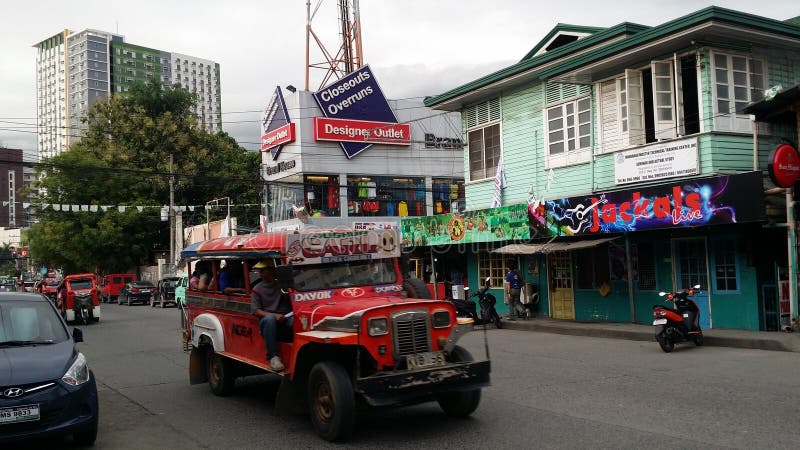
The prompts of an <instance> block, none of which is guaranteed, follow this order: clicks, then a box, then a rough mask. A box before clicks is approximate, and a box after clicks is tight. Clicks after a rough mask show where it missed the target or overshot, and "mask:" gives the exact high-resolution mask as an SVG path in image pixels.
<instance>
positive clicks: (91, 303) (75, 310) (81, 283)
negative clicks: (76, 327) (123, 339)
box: [56, 273, 100, 325]
mask: <svg viewBox="0 0 800 450" xmlns="http://www.w3.org/2000/svg"><path fill="white" fill-rule="evenodd" d="M96 281H97V277H95V275H94V274H92V273H79V274H72V275H67V276H66V277H64V279H63V280H61V282H60V283H59V284H58V286H57V287H56V291H57V292H56V304H57V305H58V307H59V308H60V309H61V314H62V315H63V316H64V319H65V320H66V321H67V322H73V321H76V320H77V321H80V322H81V323H83V324H85V325H88V324H89V322H91V321H94V322H98V321H99V320H100V294H99V292H100V289H99V288H98V286H97V282H96Z"/></svg>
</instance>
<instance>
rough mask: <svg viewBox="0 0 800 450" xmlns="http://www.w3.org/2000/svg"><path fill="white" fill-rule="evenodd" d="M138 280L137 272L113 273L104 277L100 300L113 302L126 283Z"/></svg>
mask: <svg viewBox="0 0 800 450" xmlns="http://www.w3.org/2000/svg"><path fill="white" fill-rule="evenodd" d="M133 281H136V274H135V273H112V274H109V275H106V276H104V277H103V281H102V283H101V286H100V300H102V301H103V302H104V303H111V302H113V301H114V300H116V299H117V296H118V295H119V290H120V289H122V288H123V287H124V286H125V285H126V284H128V283H131V282H133Z"/></svg>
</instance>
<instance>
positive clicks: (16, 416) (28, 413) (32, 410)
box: [0, 405, 39, 424]
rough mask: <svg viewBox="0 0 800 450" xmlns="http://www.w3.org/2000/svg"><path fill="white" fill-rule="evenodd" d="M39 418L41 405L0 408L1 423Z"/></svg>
mask: <svg viewBox="0 0 800 450" xmlns="http://www.w3.org/2000/svg"><path fill="white" fill-rule="evenodd" d="M29 420H39V405H25V406H15V407H13V408H3V409H0V424H3V423H14V422H27V421H29Z"/></svg>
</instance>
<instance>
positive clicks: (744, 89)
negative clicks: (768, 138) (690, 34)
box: [710, 51, 767, 134]
mask: <svg viewBox="0 0 800 450" xmlns="http://www.w3.org/2000/svg"><path fill="white" fill-rule="evenodd" d="M718 58H725V64H726V65H725V67H720V66H718V65H717V64H718ZM737 59H738V60H740V61H741V60H744V63H745V70H744V74H745V76H744V80H741V79H739V80H737V79H736V76H735V74H736V73H737V72H738V73H742V71H741V70H735V69H734V68H733V63H734V60H737ZM710 62H711V64H710V66H711V86H712V89H711V95H712V108H713V109H712V111H713V114H714V130H715V131H730V132H736V133H747V134H750V133H752V132H753V124H752V121H751V120H750V116H749V115H747V114H737V113H736V110H737V104H738V105H739V107H743V105H747V104H749V103H752V102H753V101H758V100H760V99H761V98H762V96H763V93H764V89H766V80H767V62H766V60H765V59H764V58H757V57H752V56H748V55H744V54H739V53H727V52H719V51H711V54H710ZM756 62H758V65H760V66H761V73H754V72H753V66H755V65H756V64H755V63H756ZM720 70H722V71H723V72H724V76H725V78H724V79H722V77H721V76H720V75H721V74H720V73H718V71H720ZM756 77H760V81H761V86H756V83H757V81H756V80H757V78H756ZM721 86H725V87H726V88H727V91H728V93H727V96H726V97H721V96H720V95H719V93H720V89H721ZM737 89H738V92H739V93H740V94H746V95H745V96H737V95H736V94H737ZM720 102H727V108H726V110H725V111H723V110H721V108H720Z"/></svg>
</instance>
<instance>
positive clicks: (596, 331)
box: [476, 320, 798, 352]
mask: <svg viewBox="0 0 800 450" xmlns="http://www.w3.org/2000/svg"><path fill="white" fill-rule="evenodd" d="M592 325H593V324H592ZM476 328H477V327H476ZM503 328H505V329H509V330H518V331H536V332H540V333H552V334H563V335H571V336H588V337H599V338H610V339H627V340H630V341H653V342H655V337H654V336H653V333H652V332H645V331H639V330H624V329H610V328H602V327H595V326H581V324H580V323H570V324H569V325H559V324H554V323H541V322H540V323H534V322H532V321H530V320H528V321H525V320H521V321H507V320H506V321H503ZM703 337H704V345H710V346H715V347H733V348H747V349H754V350H770V351H782V352H797V351H798V349H795V348H792V347H790V346H787V345H786V344H784V343H783V342H781V341H780V340H777V339H754V338H747V337H729V336H709V334H708V333H705V335H704V336H703Z"/></svg>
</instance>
